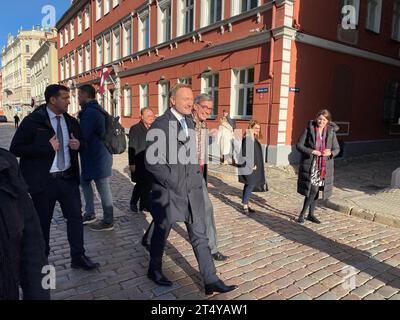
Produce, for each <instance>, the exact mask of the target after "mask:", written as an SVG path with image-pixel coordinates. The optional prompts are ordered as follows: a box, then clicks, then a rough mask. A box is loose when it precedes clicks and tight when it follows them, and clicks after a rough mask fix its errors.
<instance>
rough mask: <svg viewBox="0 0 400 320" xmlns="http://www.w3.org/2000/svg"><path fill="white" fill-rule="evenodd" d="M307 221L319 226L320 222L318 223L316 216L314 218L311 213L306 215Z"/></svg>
mask: <svg viewBox="0 0 400 320" xmlns="http://www.w3.org/2000/svg"><path fill="white" fill-rule="evenodd" d="M307 220H308V221H311V222H313V223H316V224H321V221H319V220H318V218H317V217H316V216H314V214H312V213H310V214H309V215H308V217H307Z"/></svg>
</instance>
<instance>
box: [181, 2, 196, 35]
mask: <svg viewBox="0 0 400 320" xmlns="http://www.w3.org/2000/svg"><path fill="white" fill-rule="evenodd" d="M186 1H188V0H177V17H182V18H181V19H177V36H182V35H185V34H188V33H190V32H193V31H194V29H195V25H196V22H195V21H196V0H192V1H193V5H191V6H189V7H188V6H186ZM190 9H192V10H193V25H192V28H191V29H192V30H190V31H189V30H186V24H187V20H186V17H187V16H186V13H187V12H189V10H190Z"/></svg>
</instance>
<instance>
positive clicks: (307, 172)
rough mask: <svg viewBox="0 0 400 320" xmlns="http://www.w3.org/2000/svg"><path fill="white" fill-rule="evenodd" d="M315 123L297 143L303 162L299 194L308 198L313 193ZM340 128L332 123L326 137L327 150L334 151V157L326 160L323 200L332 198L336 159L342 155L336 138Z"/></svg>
mask: <svg viewBox="0 0 400 320" xmlns="http://www.w3.org/2000/svg"><path fill="white" fill-rule="evenodd" d="M315 126H316V122H315V121H310V122H309V123H308V126H307V128H306V129H305V130H304V132H303V134H302V135H301V137H300V139H299V142H298V143H297V149H298V150H299V151H300V152H301V161H300V166H299V176H298V181H297V192H298V193H300V194H301V195H303V196H306V197H308V196H309V195H310V191H311V169H312V162H313V158H314V157H315V156H314V155H313V154H312V152H313V151H314V150H315V148H316V137H315ZM338 130H339V127H338V126H337V125H336V124H335V123H333V122H331V123H330V124H329V125H328V132H327V137H326V148H327V149H330V150H331V151H332V155H331V156H330V157H327V158H326V176H325V185H324V192H323V194H324V195H323V199H324V200H326V199H329V198H330V197H331V196H332V190H333V181H334V158H335V157H336V156H337V155H338V154H339V153H340V146H339V143H338V140H337V137H336V132H337V131H338Z"/></svg>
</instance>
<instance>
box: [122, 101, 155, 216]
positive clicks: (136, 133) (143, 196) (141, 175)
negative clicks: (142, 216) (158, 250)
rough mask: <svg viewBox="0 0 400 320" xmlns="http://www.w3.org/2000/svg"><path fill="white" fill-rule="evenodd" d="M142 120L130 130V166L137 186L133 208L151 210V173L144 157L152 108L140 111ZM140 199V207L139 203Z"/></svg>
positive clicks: (133, 197) (136, 210) (132, 199)
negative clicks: (147, 168)
mask: <svg viewBox="0 0 400 320" xmlns="http://www.w3.org/2000/svg"><path fill="white" fill-rule="evenodd" d="M140 113H141V117H142V118H141V120H140V122H139V123H138V124H135V125H134V126H132V128H131V129H130V130H129V149H128V151H129V168H130V171H131V177H132V181H133V182H135V183H136V184H135V187H134V189H133V192H132V198H131V210H132V211H133V212H134V213H138V212H139V211H148V212H150V203H149V195H150V192H151V174H150V173H149V172H148V171H147V170H146V167H145V164H144V158H145V153H146V134H147V131H148V130H149V128H150V126H151V125H152V124H153V122H154V112H153V111H152V110H151V109H150V108H144V109H142V110H141V111H140ZM139 200H140V208H139V209H138V207H137V203H138V201H139Z"/></svg>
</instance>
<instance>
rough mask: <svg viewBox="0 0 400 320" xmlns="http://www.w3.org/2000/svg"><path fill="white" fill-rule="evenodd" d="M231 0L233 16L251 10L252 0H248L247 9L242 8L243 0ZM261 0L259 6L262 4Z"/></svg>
mask: <svg viewBox="0 0 400 320" xmlns="http://www.w3.org/2000/svg"><path fill="white" fill-rule="evenodd" d="M230 1H231V16H236V15H238V14H241V13H244V12H246V11H249V10H250V9H249V8H250V6H251V0H247V8H246V10H242V8H241V6H242V0H230ZM260 4H261V3H260V0H257V6H260Z"/></svg>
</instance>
